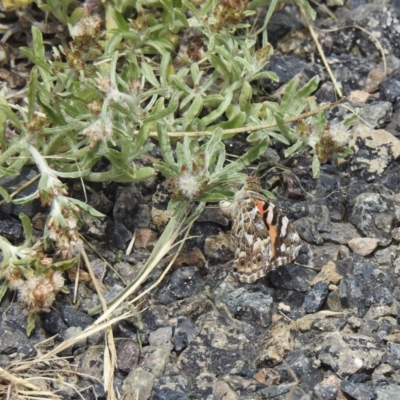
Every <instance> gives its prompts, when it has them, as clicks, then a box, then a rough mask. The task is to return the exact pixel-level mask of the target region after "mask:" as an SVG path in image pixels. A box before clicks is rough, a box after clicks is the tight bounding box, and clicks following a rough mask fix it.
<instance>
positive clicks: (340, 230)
mask: <svg viewBox="0 0 400 400" xmlns="http://www.w3.org/2000/svg"><path fill="white" fill-rule="evenodd" d="M321 237H322V239H323V240H330V241H331V242H333V243H338V244H347V243H348V242H349V241H350V240H351V239H355V238H358V237H360V235H359V234H358V232H357V229H355V228H354V227H353V226H352V225H351V224H349V223H342V222H332V223H331V229H330V231H329V232H322V233H321Z"/></svg>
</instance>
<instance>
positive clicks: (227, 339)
mask: <svg viewBox="0 0 400 400" xmlns="http://www.w3.org/2000/svg"><path fill="white" fill-rule="evenodd" d="M201 320H202V321H201V322H200V321H199V324H200V323H202V330H201V332H200V333H199V335H198V336H197V337H196V338H195V339H194V340H193V341H192V342H191V344H190V346H188V347H187V348H186V349H185V350H184V351H183V352H182V353H181V354H180V355H179V357H178V362H177V367H178V368H179V369H180V370H181V371H186V374H187V376H190V377H191V378H192V379H193V378H196V377H198V376H200V375H201V374H202V373H207V374H245V373H246V372H247V371H248V370H249V368H250V364H251V363H252V362H253V361H254V358H255V356H256V352H255V351H256V349H255V348H254V345H253V343H252V342H250V341H249V340H248V339H247V338H246V337H245V336H244V335H243V334H242V333H241V332H240V330H238V329H237V328H236V327H235V326H234V325H231V324H230V322H228V321H226V320H225V319H224V318H222V317H220V316H215V315H213V313H208V314H205V315H203V316H202V318H201Z"/></svg>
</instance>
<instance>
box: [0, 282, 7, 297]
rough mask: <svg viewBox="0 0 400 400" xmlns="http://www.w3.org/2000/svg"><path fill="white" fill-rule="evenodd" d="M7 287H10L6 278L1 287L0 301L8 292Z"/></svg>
mask: <svg viewBox="0 0 400 400" xmlns="http://www.w3.org/2000/svg"><path fill="white" fill-rule="evenodd" d="M7 289H8V281H7V280H6V279H4V281H3V283H2V285H1V287H0V303H1V301H2V300H3V297H4V295H5V294H6V292H7Z"/></svg>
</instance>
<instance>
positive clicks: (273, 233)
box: [254, 200, 278, 258]
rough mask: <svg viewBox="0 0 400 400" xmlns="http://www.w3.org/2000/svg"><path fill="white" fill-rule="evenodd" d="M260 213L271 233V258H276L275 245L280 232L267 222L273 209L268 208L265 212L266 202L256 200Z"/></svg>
mask: <svg viewBox="0 0 400 400" xmlns="http://www.w3.org/2000/svg"><path fill="white" fill-rule="evenodd" d="M254 202H255V204H256V206H257V209H258V211H259V212H260V214H261V216H262V217H263V218H264V221H265V223H266V224H267V225H268V233H269V238H270V240H271V258H274V257H275V244H276V238H277V237H278V231H277V229H276V226H275V225H272V224H271V225H270V224H268V222H267V218H266V215H267V214H268V212H269V211H271V209H270V208H269V207H268V208H267V209H266V210H264V208H263V207H264V204H265V203H264V202H263V201H260V200H255V201H254Z"/></svg>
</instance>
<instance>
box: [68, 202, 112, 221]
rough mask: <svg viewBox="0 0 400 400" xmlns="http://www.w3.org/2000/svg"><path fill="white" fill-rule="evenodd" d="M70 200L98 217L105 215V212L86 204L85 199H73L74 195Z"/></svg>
mask: <svg viewBox="0 0 400 400" xmlns="http://www.w3.org/2000/svg"><path fill="white" fill-rule="evenodd" d="M68 200H69V201H70V202H71V203H74V204H75V205H77V206H78V207H79V208H80V209H81V210H83V211H86V212H87V213H88V214H90V215H91V216H92V217H96V218H104V217H105V215H104V214H102V213H101V212H99V211H97V210H95V209H94V208H93V207H91V206H89V204H86V203H84V202H83V201H80V200H78V199H73V198H72V197H68Z"/></svg>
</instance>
